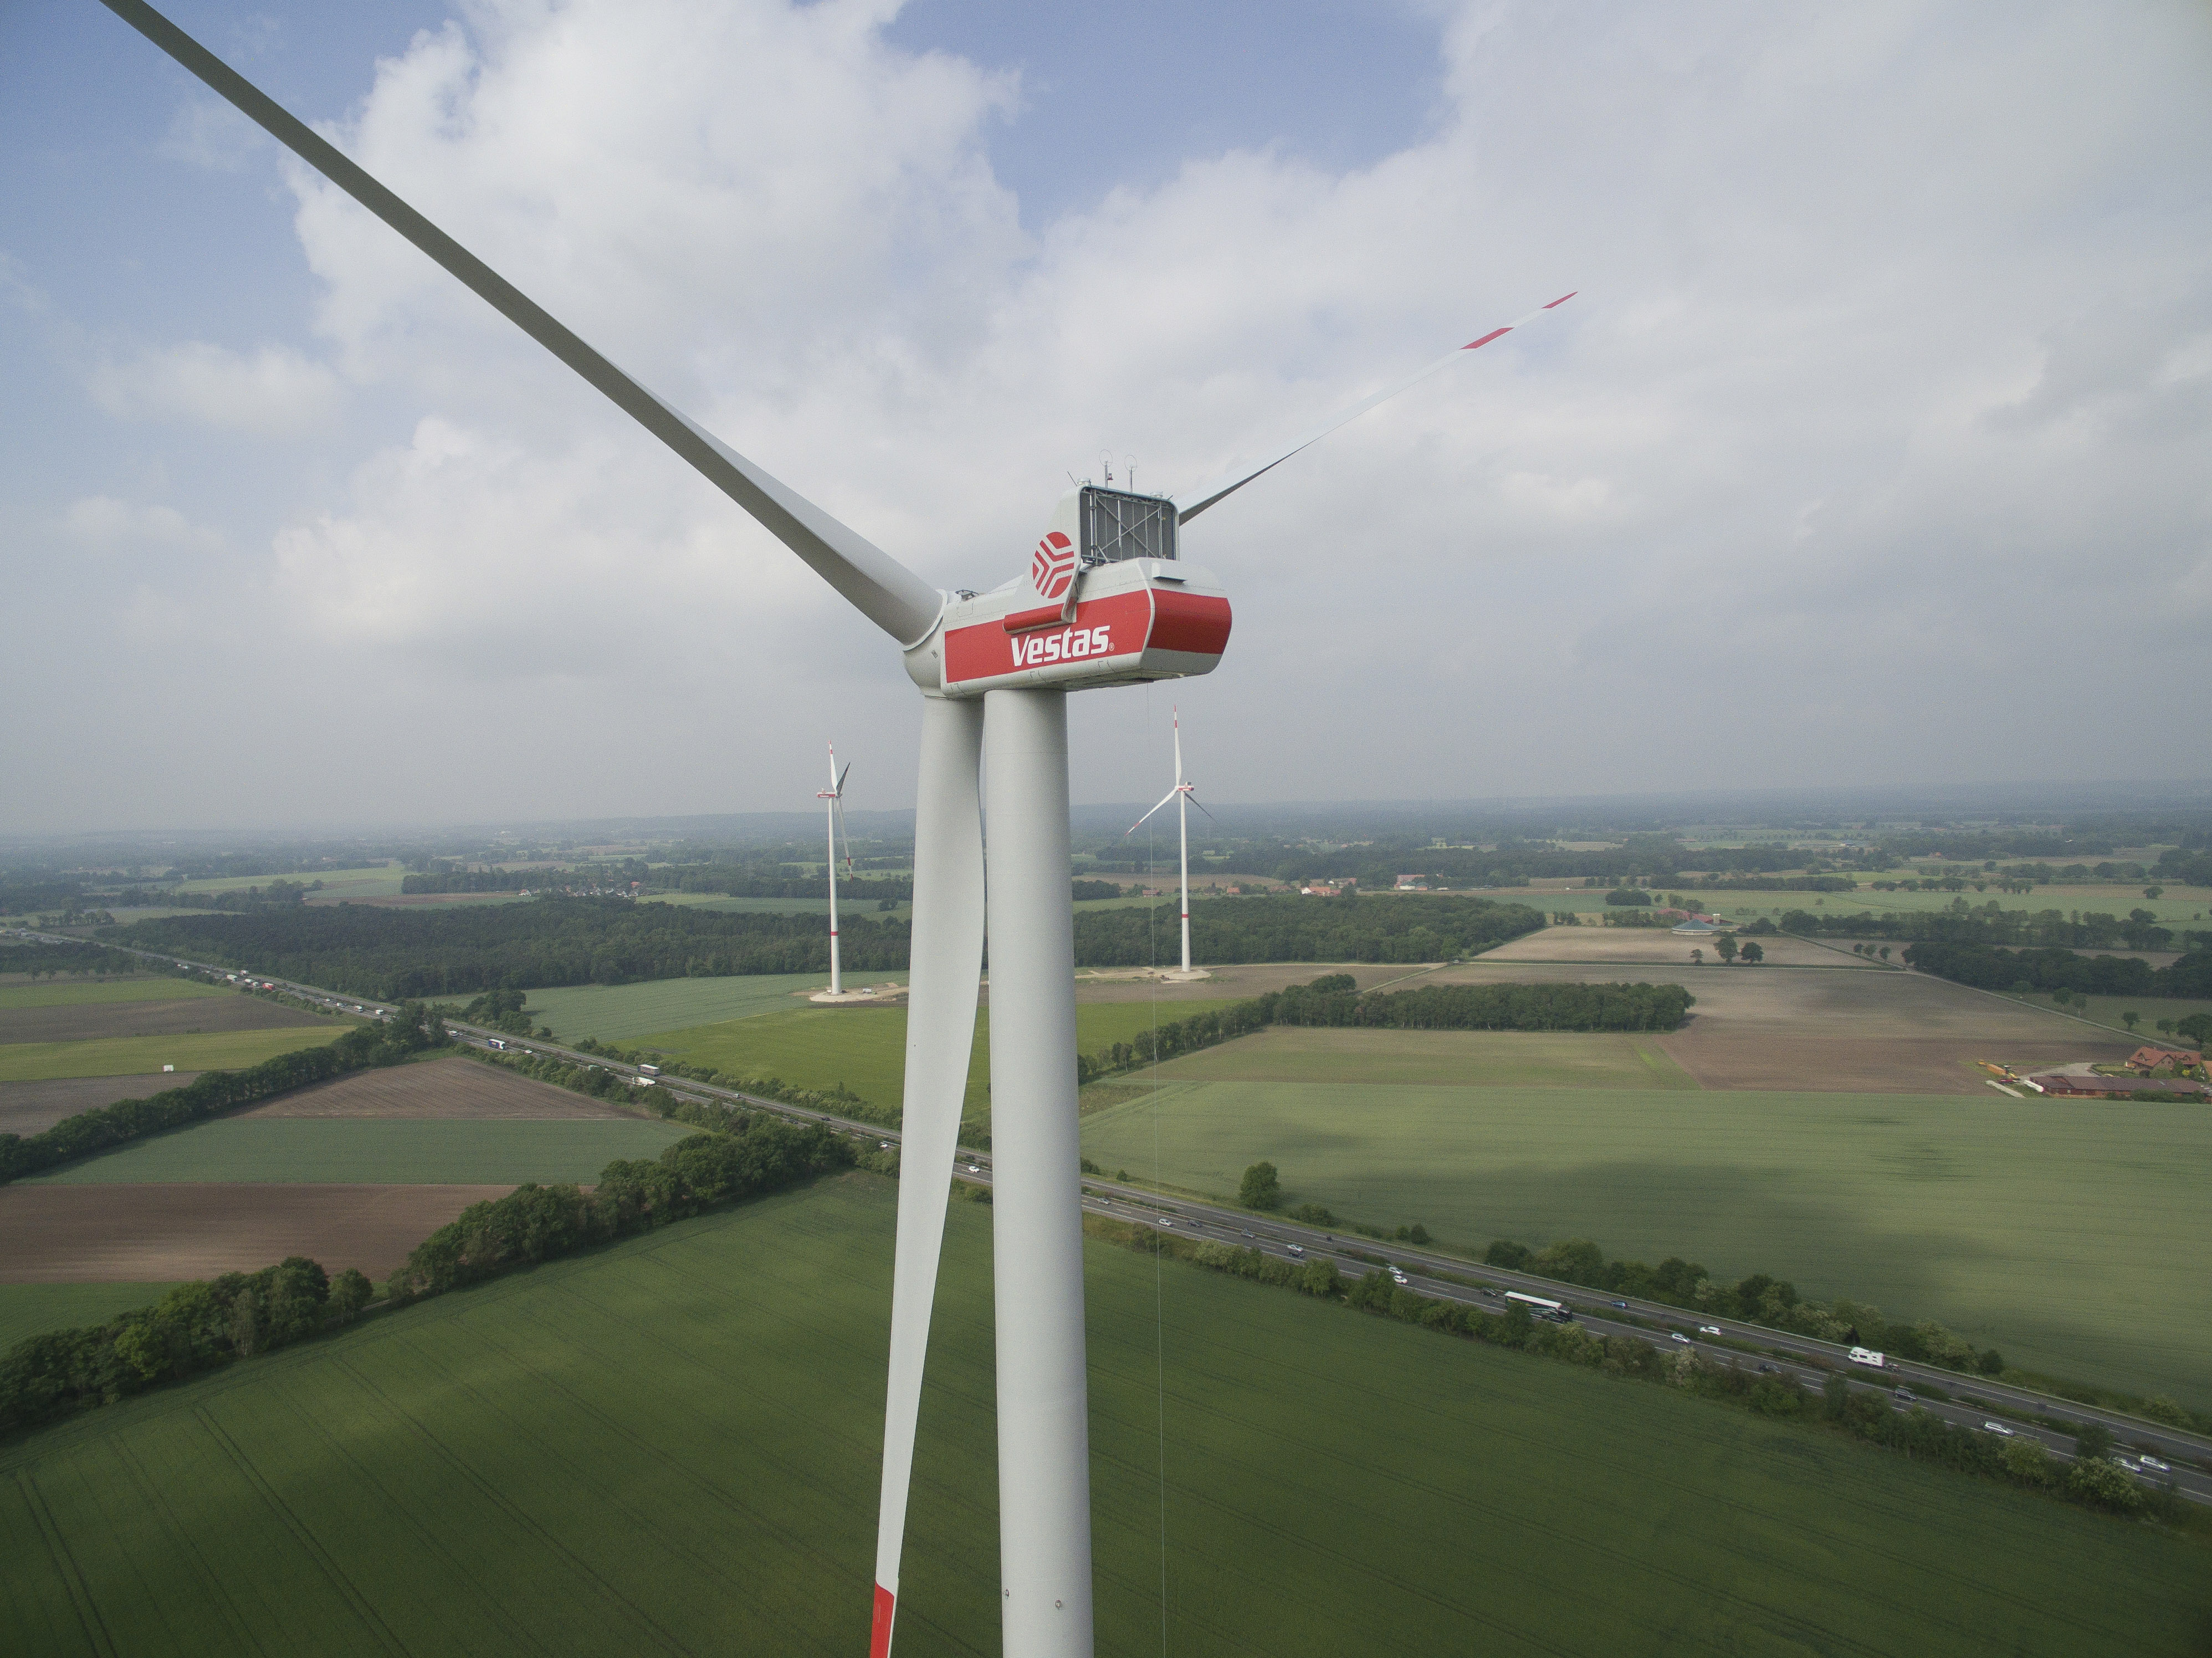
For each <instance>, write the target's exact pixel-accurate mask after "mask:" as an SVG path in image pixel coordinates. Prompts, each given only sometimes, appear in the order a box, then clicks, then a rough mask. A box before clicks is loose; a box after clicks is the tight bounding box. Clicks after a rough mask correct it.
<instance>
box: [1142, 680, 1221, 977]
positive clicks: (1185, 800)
mask: <svg viewBox="0 0 2212 1658" xmlns="http://www.w3.org/2000/svg"><path fill="white" fill-rule="evenodd" d="M1174 714H1175V766H1176V773H1175V774H1176V782H1175V786H1174V787H1173V788H1171V789H1170V790H1169V791H1168V792H1167V793H1165V794H1164V795H1162V796H1161V797H1160V805H1159V806H1154V807H1153V808H1152V811H1148V812H1146V814H1145V815H1144V816H1143V817H1139V819H1138V820H1137V821H1136V822H1135V823H1132V824H1130V825H1129V827H1128V828H1127V829H1124V830H1123V831H1122V837H1123V838H1124V839H1125V840H1126V839H1127V837H1128V836H1130V835H1134V834H1135V833H1136V832H1137V831H1138V830H1139V829H1142V828H1144V826H1145V825H1146V823H1148V822H1150V821H1151V819H1152V812H1154V811H1158V810H1159V809H1160V806H1164V805H1167V803H1168V802H1169V801H1170V800H1172V801H1174V802H1175V803H1176V846H1177V847H1179V848H1180V849H1181V852H1182V972H1181V973H1179V974H1177V975H1176V977H1177V978H1179V979H1195V978H1198V977H1199V976H1200V975H1198V974H1195V973H1194V972H1192V971H1191V968H1190V809H1191V808H1192V807H1193V806H1197V807H1198V809H1199V810H1200V811H1206V808H1205V807H1204V806H1203V805H1199V800H1198V797H1197V796H1196V795H1194V794H1193V793H1191V791H1192V790H1193V789H1194V788H1195V787H1196V786H1197V785H1196V784H1194V783H1193V782H1192V781H1191V780H1190V779H1188V777H1186V776H1184V775H1183V772H1182V709H1181V708H1176V709H1175V710H1174ZM1206 816H1207V817H1212V816H1213V814H1212V812H1210V811H1206Z"/></svg>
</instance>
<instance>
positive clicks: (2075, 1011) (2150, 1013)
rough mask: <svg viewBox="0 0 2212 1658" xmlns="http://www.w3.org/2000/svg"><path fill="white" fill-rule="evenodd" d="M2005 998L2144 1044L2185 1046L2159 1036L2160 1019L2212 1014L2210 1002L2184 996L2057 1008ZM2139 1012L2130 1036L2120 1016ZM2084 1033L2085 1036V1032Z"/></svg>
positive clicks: (2039, 1000) (2103, 999)
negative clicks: (2133, 1036) (2049, 1010)
mask: <svg viewBox="0 0 2212 1658" xmlns="http://www.w3.org/2000/svg"><path fill="white" fill-rule="evenodd" d="M2005 999H2006V1000H2008V1001H2014V1002H2018V1003H2020V1004H2021V1005H2022V1006H2024V1007H2034V1008H2048V1009H2051V1010H2053V1011H2057V1012H2060V1013H2064V1014H2069V1015H2071V1016H2073V1017H2076V1018H2086V1019H2088V1020H2089V1021H2091V1022H2092V1023H2096V1024H2100V1025H2105V1026H2107V1027H2109V1028H2110V1029H2112V1030H2113V1031H2115V1032H2117V1033H2118V1034H2119V1035H2123V1036H2126V1035H2130V1034H2132V1035H2136V1036H2139V1037H2141V1038H2142V1040H2143V1041H2145V1042H2173V1043H2178V1044H2179V1045H2180V1046H2183V1047H2186V1046H2187V1045H2188V1042H2189V1039H2188V1038H2187V1037H2186V1036H2161V1035H2159V1034H2158V1022H2159V1021H2160V1019H2185V1018H2187V1017H2189V1016H2190V1015H2191V1014H2192V1013H2212V1002H2208V1001H2203V1000H2199V999H2191V998H2190V997H2187V996H2092V997H2090V998H2089V999H2087V1002H2086V1003H2085V1002H2083V1001H2082V1000H2081V999H2078V998H2077V999H2075V1000H2073V1001H2071V1002H2069V1003H2067V1004H2066V1005H2065V1006H2063V1007H2060V1006H2059V1005H2058V1004H2057V1002H2054V1001H2053V1000H2051V998H2050V997H2048V996H2015V995H2011V994H2009V993H2006V995H2005ZM2130 1012H2133V1013H2140V1014H2141V1015H2142V1018H2141V1019H2139V1020H2138V1021H2136V1028H2135V1029H2134V1031H2133V1032H2132V1033H2130V1031H2129V1029H2128V1027H2127V1024H2126V1023H2125V1022H2124V1020H2122V1019H2121V1017H2120V1015H2121V1014H2123V1013H2130ZM2085 1034H2086V1033H2085Z"/></svg>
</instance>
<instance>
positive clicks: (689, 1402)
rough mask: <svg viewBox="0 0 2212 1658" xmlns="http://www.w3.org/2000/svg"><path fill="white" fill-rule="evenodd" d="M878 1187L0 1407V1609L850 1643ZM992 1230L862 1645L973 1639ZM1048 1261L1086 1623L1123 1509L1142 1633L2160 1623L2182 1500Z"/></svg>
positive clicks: (296, 1628) (2072, 1634)
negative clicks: (2117, 1499) (181, 1378)
mask: <svg viewBox="0 0 2212 1658" xmlns="http://www.w3.org/2000/svg"><path fill="white" fill-rule="evenodd" d="M893 1201H894V1195H893V1188H892V1187H891V1185H890V1182H887V1181H877V1180H874V1179H872V1178H869V1177H865V1176H854V1177H848V1179H846V1180H843V1181H836V1182H832V1183H829V1184H827V1185H825V1186H820V1187H816V1188H815V1189H814V1190H812V1191H811V1192H808V1193H799V1194H794V1195H792V1196H787V1197H783V1198H777V1199H769V1200H766V1201H764V1202H762V1203H759V1204H756V1205H753V1206H749V1207H747V1208H744V1209H742V1210H739V1211H737V1212H733V1213H730V1214H727V1215H723V1216H718V1217H714V1218H709V1219H707V1220H703V1221H698V1222H692V1223H689V1224H684V1225H680V1226H677V1227H673V1228H671V1229H669V1230H666V1231H664V1232H660V1233H658V1234H655V1235H653V1236H649V1237H646V1238H641V1239H638V1240H635V1241H634V1242H629V1243H625V1244H622V1245H619V1246H617V1247H616V1248H611V1249H608V1250H606V1251H604V1252H602V1253H601V1254H598V1255H595V1256H592V1257H588V1258H586V1259H582V1260H573V1261H568V1262H562V1263H558V1264H556V1265H553V1266H547V1267H543V1268H540V1269H539V1270H538V1271H537V1272H532V1273H528V1274H525V1275H521V1276H518V1277H515V1278H509V1279H507V1280H505V1281H504V1282H501V1283H500V1284H495V1285H491V1286H487V1287H486V1288H483V1289H480V1290H477V1291H470V1292H465V1293H462V1294H458V1295H453V1296H449V1297H445V1298H443V1299H441V1300H438V1301H434V1302H430V1303H425V1304H424V1305H422V1306H420V1307H417V1308H414V1309H408V1310H406V1311H404V1312H401V1313H398V1314H395V1315H389V1316H386V1317H383V1318H380V1319H378V1320H376V1321H373V1322H371V1323H370V1324H368V1326H366V1327H362V1328H361V1329H358V1330H356V1331H355V1332H352V1333H348V1334H345V1335H342V1336H339V1337H337V1338H334V1339H327V1340H325V1341H322V1342H319V1343H316V1344H313V1345H308V1346H307V1347H304V1348H296V1349H292V1350H289V1351H284V1352H281V1353H279V1354H277V1355H276V1356H275V1357H270V1358H267V1359H263V1360H259V1361H256V1362H255V1363H252V1364H251V1365H247V1366H243V1367H240V1368H239V1369H237V1370H233V1371H231V1372H229V1373H228V1374H225V1375H221V1376H213V1377H210V1378H207V1379H205V1380H203V1381H200V1382H194V1383H191V1384H187V1385H185V1386H184V1387H180V1388H172V1389H169V1390H167V1391H165V1392H163V1393H161V1394H155V1395H153V1396H150V1397H149V1398H146V1399H143V1400H135V1401H132V1402H131V1403H129V1404H126V1405H123V1406H115V1407H112V1408H110V1409H107V1410H105V1411H101V1412H96V1413H94V1415H92V1416H89V1417H86V1418H80V1419H79V1420H77V1421H76V1422H74V1423H71V1424H65V1425H64V1426H61V1427H58V1428H56V1429H53V1430H48V1431H46V1432H44V1433H42V1434H40V1435H37V1436H33V1437H32V1438H30V1439H29V1440H27V1441H25V1442H19V1443H17V1444H15V1445H14V1446H11V1447H9V1448H7V1449H6V1450H4V1451H0V1562H4V1563H5V1564H0V1575H4V1576H3V1578H0V1597H4V1600H0V1604H4V1606H5V1608H6V1610H5V1612H4V1614H0V1615H4V1616H5V1617H6V1619H7V1627H8V1628H9V1631H10V1632H11V1635H12V1637H13V1644H14V1645H15V1648H16V1649H19V1650H23V1651H26V1652H33V1651H34V1652H38V1653H40V1654H53V1655H64V1654H76V1653H80V1652H82V1653H94V1652H127V1653H140V1652H168V1651H182V1650H210V1651H226V1652H228V1651H240V1650H249V1649H260V1650H264V1651H272V1652H273V1651H288V1652H307V1651H313V1652H315V1653H318V1654H332V1655H342V1654H349V1653H353V1652H361V1653H364V1654H367V1653H390V1652H393V1651H405V1652H410V1653H418V1654H424V1655H428V1654H441V1653H449V1652H450V1653H462V1652H467V1653H474V1654H502V1653H509V1652H512V1653H518V1654H520V1653H524V1652H546V1651H560V1652H591V1653H613V1652H636V1651H647V1650H653V1651H662V1652H679V1653H680V1652H707V1651H714V1652H776V1653H797V1652H808V1653H812V1652H822V1653H839V1652H853V1651H857V1650H859V1649H860V1647H861V1645H862V1643H864V1642H865V1641H866V1631H867V1617H868V1584H869V1579H870V1563H871V1558H872V1546H873V1541H874V1528H875V1503H876V1482H877V1474H878V1462H877V1458H878V1445H879V1442H880V1440H879V1436H880V1431H881V1419H882V1400H883V1380H882V1366H883V1358H884V1321H885V1317H886V1313H885V1309H886V1307H887V1304H888V1302H889V1288H890V1242H891V1223H892V1208H893ZM987 1229H988V1216H987V1212H985V1211H983V1210H981V1209H980V1208H975V1207H971V1206H967V1205H957V1206H955V1207H954V1210H953V1212H952V1216H951V1224H950V1227H949V1231H948V1236H947V1241H946V1249H945V1271H944V1278H943V1289H942V1291H940V1297H939V1311H938V1315H937V1320H936V1331H935V1333H936V1343H935V1345H934V1346H933V1349H932V1351H931V1357H930V1363H931V1373H930V1383H929V1388H928V1391H927V1395H926V1397H925V1400H924V1404H923V1408H922V1417H921V1449H920V1455H919V1460H918V1465H917V1469H916V1478H915V1497H914V1508H913V1518H912V1521H911V1524H910V1528H909V1533H908V1544H907V1549H906V1554H905V1561H904V1570H903V1577H902V1586H901V1587H902V1597H901V1606H900V1617H899V1644H898V1651H899V1653H900V1654H901V1655H902V1658H926V1655H937V1654H950V1653H973V1652H986V1651H994V1650H996V1649H997V1645H998V1582H997V1576H998V1575H997V1549H998V1528H997V1520H996V1509H997V1503H996V1497H995V1473H994V1465H995V1457H994V1445H993V1418H992V1413H991V1408H990V1400H991V1391H992V1370H991V1366H992V1358H991V1347H992V1344H991V1339H990V1329H989V1306H990V1303H989V1296H990V1263H989V1254H988V1246H989V1238H988V1230H987ZM1086 1266H1087V1268H1088V1280H1089V1294H1090V1297H1091V1299H1090V1330H1091V1350H1090V1351H1091V1386H1092V1393H1091V1448H1092V1457H1091V1463H1092V1468H1093V1477H1094V1481H1095V1485H1094V1492H1093V1503H1092V1506H1093V1513H1094V1517H1095V1518H1094V1525H1095V1532H1094V1547H1095V1553H1096V1558H1097V1607H1098V1613H1097V1623H1098V1631H1099V1650H1100V1651H1101V1652H1102V1653H1104V1654H1109V1655H1121V1654H1127V1655H1132V1658H1134V1655H1139V1654H1142V1653H1146V1652H1149V1651H1153V1650H1157V1649H1158V1643H1160V1642H1161V1640H1162V1607H1161V1594H1162V1583H1163V1557H1164V1565H1165V1573H1164V1577H1165V1593H1166V1601H1167V1613H1168V1618H1167V1622H1168V1636H1169V1638H1170V1644H1171V1646H1172V1649H1175V1650H1177V1651H1186V1652H1206V1653H1251V1654H1262V1653H1264V1654H1268V1655H1304V1654H1311V1655H1315V1658H1340V1655H1343V1654H1347V1653H1364V1652H1376V1653H1389V1652H1419V1651H1430V1650H1438V1651H1447V1652H1461V1651H1466V1650H1469V1649H1474V1650H1480V1651H1481V1652H1484V1653H1496V1654H1507V1655H1513V1654H1527V1655H1531V1658H1534V1655H1538V1654H1554V1655H1557V1654H1595V1653H1605V1654H1608V1655H1623V1658H1632V1655H1640V1654H1652V1655H1658V1654H1673V1653H1686V1652H1698V1653H1708V1652H1717V1653H1746V1654H1748V1653H1776V1654H1780V1653H1814V1652H1857V1653H1874V1652H1882V1653H1898V1654H1913V1655H1950V1654H1960V1655H1966V1654H1990V1655H1997V1654H2004V1655H2008V1658H2033V1655H2044V1654H2049V1655H2062V1654H2063V1655H2068V1658H2084V1655H2099V1654H2105V1653H2111V1654H2122V1653H2125V1654H2130V1655H2158V1654H2173V1655H2177V1658H2178V1655H2182V1654H2188V1653H2197V1652H2201V1650H2202V1645H2201V1642H2202V1636H2203V1608H2204V1605H2205V1600H2206V1594H2207V1591H2208V1588H2212V1579H2208V1565H2207V1556H2206V1553H2205V1551H2204V1550H2203V1549H2202V1548H2201V1547H2199V1546H2194V1545H2192V1544H2190V1543H2187V1542H2184V1541H2181V1540H2176V1539H2173V1538H2171V1537H2168V1536H2164V1535H2160V1534H2157V1533H2150V1532H2148V1531H2146V1530H2144V1529H2143V1528H2142V1527H2131V1526H2127V1525H2123V1524H2120V1523H2118V1522H2115V1521H2109V1520H2106V1519H2103V1518H2100V1517H2099V1516H2097V1515H2090V1514H2086V1513H2083V1512H2081V1511H2079V1510H2076V1509H2069V1508H2064V1507H2062V1506H2060V1505H2058V1504H2057V1503H2051V1502H2048V1501H2044V1500H2039V1499H2035V1498H2031V1497H2026V1496H2024V1495H2021V1494H2019V1493H2016V1492H2014V1491H2009V1490H2007V1489H2004V1488H2001V1487H1997V1486H1994V1485H1988V1484H1984V1483H1980V1482H1975V1481H1971V1480H1967V1479H1962V1478H1960V1477H1957V1476H1954V1475H1949V1474H1946V1473H1942V1472H1940V1471H1936V1470H1931V1469H1927V1468H1923V1467H1919V1466H1917V1465H1915V1464H1913V1463H1911V1462H1908V1461H1905V1460H1903V1459H1901V1458H1897V1457H1893V1456H1888V1455H1883V1454H1881V1453H1879V1452H1875V1451H1872V1450H1869V1449H1868V1448H1863V1447H1860V1446H1857V1445H1853V1444H1850V1443H1847V1442H1842V1441H1839V1440H1833V1439H1829V1438H1826V1437H1824V1436H1820V1435H1818V1434H1816V1433H1814V1432H1813V1431H1812V1430H1806V1429H1800V1428H1794V1427H1778V1426H1773V1425H1769V1424H1765V1423H1763V1422H1761V1421H1759V1419H1757V1418H1752V1417H1750V1416H1748V1415H1746V1414H1740V1413H1737V1412H1729V1411H1724V1410H1722V1409H1718V1408H1716V1407H1714V1406H1711V1405H1707V1404H1704V1403H1701V1402H1699V1401H1697V1400H1690V1399H1686V1398H1684V1397H1682V1396H1680V1395H1679V1394H1674V1393H1671V1392H1669V1391H1667V1390H1665V1389H1662V1388H1654V1387H1649V1386H1643V1385H1638V1384H1635V1383H1630V1382H1615V1381H1611V1380H1608V1379H1607V1378H1606V1377H1604V1376H1601V1375H1598V1374H1596V1373H1594V1372H1589V1371H1583V1370H1570V1369H1568V1368H1565V1367H1564V1366H1559V1365H1555V1364H1551V1363H1546V1362H1543V1361H1541V1360H1534V1359H1530V1358H1527V1357H1522V1356H1520V1355H1517V1354H1512V1353H1507V1352H1501V1351H1496V1350H1492V1349H1486V1348H1480V1347H1476V1346H1474V1345H1469V1344H1466V1343H1460V1342H1454V1341H1450V1340H1448V1339H1443V1338H1441V1337H1438V1336H1436V1335H1433V1334H1431V1333H1428V1332H1425V1331H1422V1330H1419V1329H1417V1328H1413V1327H1407V1326H1402V1325H1395V1324H1390V1323H1386V1322H1383V1321H1376V1320H1370V1319H1365V1318H1362V1317H1359V1316H1357V1315H1352V1314H1350V1313H1347V1312H1345V1311H1343V1310H1342V1309H1335V1308H1330V1307H1325V1306H1322V1305H1321V1304H1319V1303H1313V1302H1310V1301H1306V1300H1304V1299H1302V1298H1300V1297H1295V1296H1291V1295H1289V1294H1286V1293H1284V1292H1280V1291H1264V1290H1260V1289H1257V1288H1255V1287H1254V1286H1252V1285H1249V1284H1243V1283H1241V1282H1238V1281H1236V1280H1232V1279H1228V1278H1218V1277H1215V1276H1213V1275H1211V1274H1207V1273H1203V1272H1197V1271H1194V1270H1193V1269H1190V1268H1186V1267H1181V1266H1170V1267H1168V1268H1166V1269H1165V1272H1164V1275H1163V1277H1162V1278H1160V1279H1159V1280H1158V1287H1157V1289H1156V1280H1155V1277H1154V1272H1153V1268H1152V1264H1151V1263H1150V1262H1149V1261H1146V1260H1142V1259H1139V1257H1136V1256H1134V1255H1131V1254H1127V1253H1125V1252H1123V1251H1121V1250H1118V1249H1113V1248H1107V1247H1104V1246H1102V1245H1098V1244H1095V1243H1094V1244H1092V1245H1091V1247H1090V1248H1089V1249H1088V1251H1087V1255H1086ZM1156 1355H1159V1356H1160V1357H1159V1358H1156ZM1163 1360H1164V1370H1163ZM1163 1373H1164V1377H1165V1381H1164V1387H1163V1385H1162V1383H1161V1382H1160V1380H1159V1378H1160V1376H1162V1374H1163ZM1163 1406H1164V1421H1165V1431H1164V1439H1163V1432H1162V1426H1161V1424H1162V1417H1163ZM1163 1468H1164V1479H1163ZM1163 1483H1164V1486H1165V1501H1164V1503H1163V1499H1162V1486H1163Z"/></svg>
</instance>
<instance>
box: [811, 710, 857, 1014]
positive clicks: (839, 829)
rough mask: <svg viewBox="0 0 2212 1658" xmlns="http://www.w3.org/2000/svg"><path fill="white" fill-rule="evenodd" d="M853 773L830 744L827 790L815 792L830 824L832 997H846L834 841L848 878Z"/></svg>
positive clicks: (830, 973) (850, 852)
mask: <svg viewBox="0 0 2212 1658" xmlns="http://www.w3.org/2000/svg"><path fill="white" fill-rule="evenodd" d="M852 770H853V762H851V761H849V760H848V761H847V762H845V769H844V770H843V771H842V772H841V771H839V770H838V769H837V745H836V744H835V743H832V744H830V745H829V787H828V788H826V789H817V790H815V791H814V798H815V799H817V800H826V801H828V802H829V805H828V807H827V808H826V809H825V811H824V814H823V815H824V816H825V817H828V819H829V993H830V994H831V995H832V996H842V995H843V994H844V993H845V975H843V973H842V972H841V971H840V970H839V969H838V965H837V841H838V840H839V838H840V837H841V836H842V839H843V840H844V842H845V872H846V873H847V874H848V875H849V874H851V873H852V872H853V837H852V836H851V835H846V834H845V779H846V778H847V777H848V776H849V775H850V774H851V773H852Z"/></svg>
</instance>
